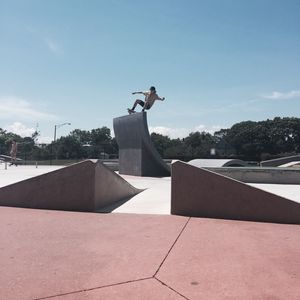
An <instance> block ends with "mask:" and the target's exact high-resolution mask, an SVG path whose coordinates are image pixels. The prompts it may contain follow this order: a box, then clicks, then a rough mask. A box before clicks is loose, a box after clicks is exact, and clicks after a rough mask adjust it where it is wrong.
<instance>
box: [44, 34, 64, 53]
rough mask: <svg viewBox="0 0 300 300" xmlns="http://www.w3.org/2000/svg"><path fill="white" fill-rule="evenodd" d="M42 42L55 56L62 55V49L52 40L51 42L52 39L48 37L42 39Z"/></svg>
mask: <svg viewBox="0 0 300 300" xmlns="http://www.w3.org/2000/svg"><path fill="white" fill-rule="evenodd" d="M43 40H44V42H45V44H46V46H47V47H48V49H49V50H50V51H51V52H53V53H55V54H61V53H63V50H62V48H61V47H60V46H59V45H58V43H57V42H55V41H54V40H52V39H50V38H48V37H46V38H44V39H43Z"/></svg>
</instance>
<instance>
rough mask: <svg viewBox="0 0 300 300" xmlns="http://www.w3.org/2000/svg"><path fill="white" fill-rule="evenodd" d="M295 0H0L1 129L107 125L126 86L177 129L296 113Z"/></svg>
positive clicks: (126, 99)
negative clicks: (147, 98) (152, 94)
mask: <svg viewBox="0 0 300 300" xmlns="http://www.w3.org/2000/svg"><path fill="white" fill-rule="evenodd" d="M299 15H300V1H299V0H280V1H279V0H251V1H248V0H205V1H204V0H198V1H196V0H195V1H194V0H187V1H178V0H172V1H171V0H164V1H162V0H160V1H156V0H154V1H143V0H140V1H138V0H105V1H104V0H98V1H95V0H94V1H93V0H89V1H85V0H51V1H50V0H44V1H41V0H26V1H25V0H23V1H21V0H20V1H14V0H7V1H6V0H0V127H1V128H6V129H7V130H10V131H15V132H16V133H19V134H22V135H26V134H30V132H32V131H33V130H34V129H35V128H36V124H38V129H39V131H40V133H41V140H43V141H50V140H51V139H52V138H53V132H54V125H57V124H62V123H65V122H70V123H71V126H63V127H61V128H59V129H58V136H60V135H66V134H68V132H70V130H73V129H75V128H80V129H87V130H90V129H92V128H98V127H102V126H108V127H110V128H112V119H113V118H114V117H118V116H121V115H123V114H126V113H127V112H126V108H127V107H130V106H131V105H132V102H133V101H134V100H135V99H136V96H133V95H131V92H132V91H135V90H147V89H148V88H149V87H150V86H151V85H154V86H156V88H157V91H158V94H159V95H160V96H164V97H166V100H165V101H164V102H157V103H156V104H155V106H153V108H152V109H151V111H150V112H149V113H148V123H149V127H150V128H151V130H154V131H156V132H159V133H163V134H168V135H170V136H171V137H183V136H186V135H187V134H188V133H189V132H192V131H196V130H200V131H203V130H206V131H210V132H212V131H214V130H217V129H219V128H227V127H230V126H232V125H233V124H234V123H236V122H240V121H244V120H265V119H267V118H273V117H275V116H281V117H300V18H299Z"/></svg>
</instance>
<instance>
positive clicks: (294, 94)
mask: <svg viewBox="0 0 300 300" xmlns="http://www.w3.org/2000/svg"><path fill="white" fill-rule="evenodd" d="M261 97H262V98H264V99H270V100H287V99H294V98H299V97H300V90H295V91H290V92H286V93H282V92H277V91H274V92H272V93H271V94H268V95H261Z"/></svg>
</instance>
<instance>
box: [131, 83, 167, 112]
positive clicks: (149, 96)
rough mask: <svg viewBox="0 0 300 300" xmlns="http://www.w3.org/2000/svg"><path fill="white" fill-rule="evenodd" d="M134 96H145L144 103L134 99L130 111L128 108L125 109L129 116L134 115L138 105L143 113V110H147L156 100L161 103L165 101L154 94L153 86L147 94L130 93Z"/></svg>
mask: <svg viewBox="0 0 300 300" xmlns="http://www.w3.org/2000/svg"><path fill="white" fill-rule="evenodd" d="M135 94H143V95H144V96H145V101H143V100H140V99H136V100H135V102H134V104H133V107H132V109H130V108H128V109H127V110H128V112H129V113H130V114H132V113H135V108H136V106H137V105H138V104H139V105H140V106H142V107H143V109H142V111H145V110H149V109H150V108H151V107H152V105H153V104H154V102H155V101H156V100H161V101H164V100H165V97H162V98H161V97H159V96H158V95H157V94H156V90H155V87H154V86H151V87H150V89H149V91H147V92H133V93H132V95H135Z"/></svg>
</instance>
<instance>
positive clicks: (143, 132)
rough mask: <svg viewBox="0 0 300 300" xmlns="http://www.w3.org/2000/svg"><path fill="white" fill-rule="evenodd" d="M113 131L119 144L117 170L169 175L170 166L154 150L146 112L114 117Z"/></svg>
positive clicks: (136, 174)
mask: <svg viewBox="0 0 300 300" xmlns="http://www.w3.org/2000/svg"><path fill="white" fill-rule="evenodd" d="M113 125H114V132H115V137H116V140H117V143H118V145H119V172H120V174H127V175H134V176H150V177H164V176H170V168H169V166H168V165H167V164H166V163H165V162H164V161H163V159H162V158H161V157H160V155H159V153H158V152H157V151H156V149H155V147H154V145H153V143H152V141H151V138H150V135H149V130H148V124H147V113H146V112H140V113H134V114H131V115H127V116H123V117H118V118H115V119H114V121H113Z"/></svg>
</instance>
